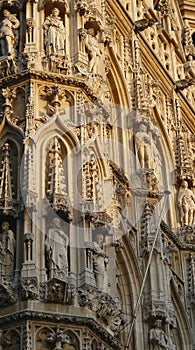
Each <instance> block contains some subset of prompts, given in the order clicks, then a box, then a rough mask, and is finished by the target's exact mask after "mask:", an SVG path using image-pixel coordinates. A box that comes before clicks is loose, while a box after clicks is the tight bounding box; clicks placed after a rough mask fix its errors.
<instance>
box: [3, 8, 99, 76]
mask: <svg viewBox="0 0 195 350" xmlns="http://www.w3.org/2000/svg"><path fill="white" fill-rule="evenodd" d="M3 17H4V18H3V20H2V21H1V23H0V45H1V55H2V56H14V55H15V50H16V48H17V46H18V40H19V31H18V28H19V26H20V22H19V20H18V19H17V17H16V15H15V14H11V13H10V11H8V10H7V9H5V10H4V11H3ZM43 29H44V36H45V50H46V55H47V56H51V55H54V56H58V57H64V56H65V51H66V48H65V45H66V30H65V26H64V23H63V21H62V19H61V17H60V11H59V9H58V8H57V7H55V8H54V9H53V10H52V12H51V14H50V15H49V16H48V17H47V18H46V20H45V22H44V23H43ZM85 48H86V52H87V54H88V57H89V72H93V73H94V72H95V70H96V67H97V64H98V61H99V58H100V56H101V52H100V49H99V44H98V40H97V39H96V36H95V31H94V28H89V29H88V34H87V36H86V42H85Z"/></svg>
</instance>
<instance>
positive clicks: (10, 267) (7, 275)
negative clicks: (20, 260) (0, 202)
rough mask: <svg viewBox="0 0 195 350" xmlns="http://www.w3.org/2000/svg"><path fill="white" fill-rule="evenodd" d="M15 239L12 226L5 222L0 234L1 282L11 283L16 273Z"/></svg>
mask: <svg viewBox="0 0 195 350" xmlns="http://www.w3.org/2000/svg"><path fill="white" fill-rule="evenodd" d="M14 256H15V238H14V233H13V231H12V230H10V225H9V223H8V222H7V221H4V222H3V223H2V225H1V234H0V268H1V270H0V278H1V281H11V280H12V279H13V271H14Z"/></svg>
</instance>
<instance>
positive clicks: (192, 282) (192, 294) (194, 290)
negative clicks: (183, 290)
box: [188, 253, 195, 299]
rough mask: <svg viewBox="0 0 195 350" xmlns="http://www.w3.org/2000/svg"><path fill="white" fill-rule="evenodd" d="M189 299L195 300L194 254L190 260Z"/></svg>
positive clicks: (190, 256)
mask: <svg viewBox="0 0 195 350" xmlns="http://www.w3.org/2000/svg"><path fill="white" fill-rule="evenodd" d="M188 297H189V298H190V299H194V298H195V257H194V255H193V254H192V253H190V255H189V260H188Z"/></svg>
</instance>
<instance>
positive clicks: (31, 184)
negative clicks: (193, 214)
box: [23, 145, 37, 208]
mask: <svg viewBox="0 0 195 350" xmlns="http://www.w3.org/2000/svg"><path fill="white" fill-rule="evenodd" d="M23 194H24V198H25V205H26V207H27V208H29V207H34V206H35V204H36V198H37V194H36V191H35V178H34V156H33V151H32V147H31V145H28V146H27V149H26V150H25V154H24V176H23Z"/></svg>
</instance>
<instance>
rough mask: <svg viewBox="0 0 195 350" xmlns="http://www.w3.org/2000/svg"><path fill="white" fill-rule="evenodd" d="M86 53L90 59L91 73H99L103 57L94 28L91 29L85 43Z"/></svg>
mask: <svg viewBox="0 0 195 350" xmlns="http://www.w3.org/2000/svg"><path fill="white" fill-rule="evenodd" d="M85 47H86V51H87V53H88V57H89V72H90V73H97V72H96V70H97V65H98V63H99V59H100V56H101V51H100V49H99V44H98V40H97V38H96V36H95V31H94V28H89V29H88V32H87V36H86V43H85Z"/></svg>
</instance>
